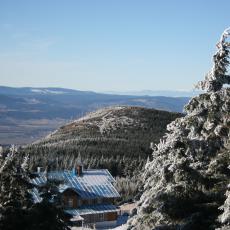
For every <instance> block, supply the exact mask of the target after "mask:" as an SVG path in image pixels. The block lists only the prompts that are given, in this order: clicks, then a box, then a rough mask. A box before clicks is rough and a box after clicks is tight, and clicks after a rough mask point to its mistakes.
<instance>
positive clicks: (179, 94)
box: [104, 90, 201, 97]
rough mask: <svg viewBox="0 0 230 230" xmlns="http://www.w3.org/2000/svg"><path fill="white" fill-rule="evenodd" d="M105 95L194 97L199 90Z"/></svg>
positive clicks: (142, 91)
mask: <svg viewBox="0 0 230 230" xmlns="http://www.w3.org/2000/svg"><path fill="white" fill-rule="evenodd" d="M104 93H107V94H117V95H133V96H165V97H194V96H196V95H198V94H200V93H201V91H199V90H187V91H186V90H141V91H122V92H119V91H106V92H104Z"/></svg>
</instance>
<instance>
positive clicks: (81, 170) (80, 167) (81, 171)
mask: <svg viewBox="0 0 230 230" xmlns="http://www.w3.org/2000/svg"><path fill="white" fill-rule="evenodd" d="M82 173H83V166H82V165H77V175H78V176H81V175H82Z"/></svg>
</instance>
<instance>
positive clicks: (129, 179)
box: [20, 106, 182, 201]
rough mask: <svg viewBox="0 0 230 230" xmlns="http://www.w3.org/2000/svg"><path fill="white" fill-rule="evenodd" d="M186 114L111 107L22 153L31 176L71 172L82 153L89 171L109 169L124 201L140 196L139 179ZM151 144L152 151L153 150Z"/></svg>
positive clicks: (22, 150) (35, 144) (79, 121)
mask: <svg viewBox="0 0 230 230" xmlns="http://www.w3.org/2000/svg"><path fill="white" fill-rule="evenodd" d="M181 116H182V114H179V113H170V112H166V111H159V110H154V109H146V108H142V107H125V106H122V107H109V108H105V109H101V110H98V111H96V112H93V113H89V114H88V115H86V116H85V117H83V118H80V119H78V120H76V121H74V122H72V123H70V124H67V125H65V126H63V127H61V128H60V129H58V130H57V131H55V132H54V133H52V134H51V135H49V136H47V137H46V138H44V139H43V140H41V141H38V142H36V143H34V144H32V145H29V146H27V147H26V148H22V149H21V150H20V151H21V153H22V154H23V153H28V154H29V156H30V158H29V162H30V163H29V166H30V170H31V171H35V170H36V167H37V166H39V167H44V168H45V167H47V166H48V165H49V167H50V168H51V169H53V170H58V169H72V168H73V167H75V163H76V159H77V156H78V154H79V153H80V154H81V157H82V160H83V163H84V167H85V168H92V169H93V168H106V169H108V170H109V171H110V172H111V174H112V175H113V176H114V177H116V181H117V188H118V191H119V192H120V193H121V194H122V198H121V201H128V200H130V199H133V198H134V197H135V196H136V195H138V191H139V190H140V188H141V180H140V179H139V175H140V174H141V172H142V171H143V168H144V165H145V164H146V161H147V158H148V157H150V158H151V153H152V148H153V147H154V145H155V144H156V143H157V142H159V140H160V138H161V137H162V136H163V134H164V132H165V130H166V126H167V124H168V123H170V122H171V121H172V120H175V119H176V118H177V117H181ZM150 143H152V144H151V146H150Z"/></svg>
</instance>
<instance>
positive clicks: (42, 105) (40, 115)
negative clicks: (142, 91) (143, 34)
mask: <svg viewBox="0 0 230 230" xmlns="http://www.w3.org/2000/svg"><path fill="white" fill-rule="evenodd" d="M189 99H190V98H189V97H163V96H155V97H150V96H130V95H111V94H102V93H95V92H90V91H79V90H70V89H63V88H10V87H3V86H0V145H7V144H8V145H10V144H19V145H22V144H30V143H32V142H34V141H35V140H39V139H40V138H41V137H44V136H46V135H47V134H48V133H50V132H52V131H53V130H55V129H57V128H58V127H60V126H61V125H64V124H66V123H67V122H69V121H70V120H72V119H73V118H74V119H76V118H79V117H81V116H83V115H85V114H86V113H88V112H91V111H95V110H96V109H98V108H104V107H108V106H115V105H125V106H142V107H147V108H154V109H160V110H166V111H173V112H182V109H183V106H184V105H185V104H187V102H188V101H189Z"/></svg>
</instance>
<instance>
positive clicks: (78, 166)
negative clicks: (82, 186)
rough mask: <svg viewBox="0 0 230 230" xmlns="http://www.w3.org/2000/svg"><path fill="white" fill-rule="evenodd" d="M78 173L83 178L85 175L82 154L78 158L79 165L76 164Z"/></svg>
mask: <svg viewBox="0 0 230 230" xmlns="http://www.w3.org/2000/svg"><path fill="white" fill-rule="evenodd" d="M76 165H77V166H76V173H77V175H78V176H82V174H83V164H82V160H81V154H80V153H79V154H78V157H77V164H76Z"/></svg>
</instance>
